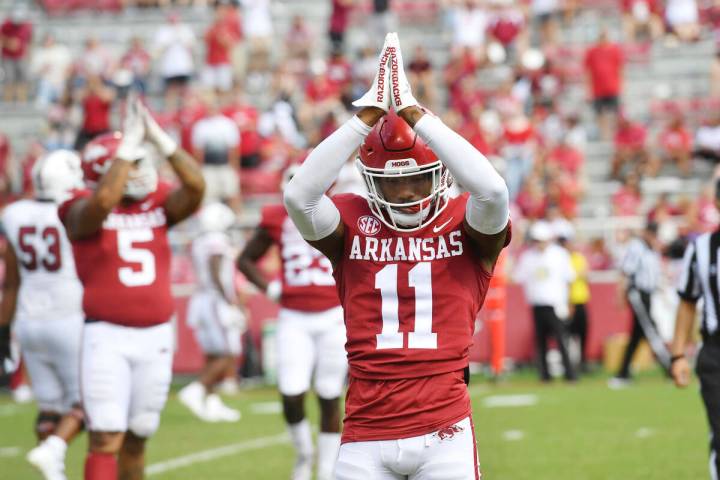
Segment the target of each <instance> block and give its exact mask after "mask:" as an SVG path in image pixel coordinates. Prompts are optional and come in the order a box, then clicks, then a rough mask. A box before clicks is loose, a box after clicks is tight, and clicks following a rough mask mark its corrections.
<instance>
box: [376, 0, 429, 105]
mask: <svg viewBox="0 0 720 480" xmlns="http://www.w3.org/2000/svg"><path fill="white" fill-rule="evenodd" d="M372 5H373V10H372V17H371V18H370V23H371V27H370V32H372V36H373V38H375V43H376V45H373V47H374V48H375V49H376V50H377V49H379V48H380V46H381V45H382V40H381V39H383V38H385V34H387V33H388V32H394V31H396V30H397V22H396V21H395V14H394V13H393V11H392V5H391V0H373V2H372ZM423 105H425V104H423Z"/></svg>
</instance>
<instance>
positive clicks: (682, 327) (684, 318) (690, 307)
mask: <svg viewBox="0 0 720 480" xmlns="http://www.w3.org/2000/svg"><path fill="white" fill-rule="evenodd" d="M695 308H696V306H695V304H694V303H691V302H687V301H685V300H681V301H680V305H678V310H677V315H676V317H675V334H674V335H673V340H672V344H671V346H670V354H671V355H682V354H683V353H685V347H686V346H687V344H688V340H689V339H690V334H691V331H692V327H693V325H694V324H695Z"/></svg>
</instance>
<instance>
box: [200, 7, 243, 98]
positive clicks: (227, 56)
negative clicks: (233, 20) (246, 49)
mask: <svg viewBox="0 0 720 480" xmlns="http://www.w3.org/2000/svg"><path fill="white" fill-rule="evenodd" d="M227 13H228V10H227V8H226V6H225V5H223V4H218V5H217V6H216V7H215V21H214V22H213V23H212V25H210V27H209V28H208V30H207V31H206V32H205V69H204V70H203V73H202V81H203V85H204V86H205V88H209V89H214V90H215V91H216V93H217V94H219V95H223V94H226V93H228V92H229V91H230V90H231V89H232V85H233V69H232V52H233V48H234V47H235V44H236V43H237V42H238V41H239V40H240V38H238V37H237V34H236V33H235V32H233V30H232V28H231V26H230V24H229V23H228V22H227V19H226V16H227Z"/></svg>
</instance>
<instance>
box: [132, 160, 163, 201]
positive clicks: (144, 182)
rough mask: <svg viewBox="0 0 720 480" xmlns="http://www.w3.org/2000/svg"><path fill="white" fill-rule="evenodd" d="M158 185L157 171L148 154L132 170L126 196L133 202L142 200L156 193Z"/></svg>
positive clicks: (136, 162) (137, 161)
mask: <svg viewBox="0 0 720 480" xmlns="http://www.w3.org/2000/svg"><path fill="white" fill-rule="evenodd" d="M157 184H158V173H157V170H156V169H155V166H154V165H153V163H152V160H151V159H150V157H149V156H148V155H147V153H146V154H145V155H143V156H142V157H141V158H140V159H139V160H136V161H135V165H133V168H132V170H130V174H129V175H128V179H127V182H126V183H125V196H126V197H128V198H131V199H133V200H141V199H143V198H145V197H147V196H148V195H150V194H151V193H152V192H154V191H155V190H156V189H157Z"/></svg>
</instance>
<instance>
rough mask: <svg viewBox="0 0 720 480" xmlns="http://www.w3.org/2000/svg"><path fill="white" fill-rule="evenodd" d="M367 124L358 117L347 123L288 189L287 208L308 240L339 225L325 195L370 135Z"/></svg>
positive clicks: (324, 143)
mask: <svg viewBox="0 0 720 480" xmlns="http://www.w3.org/2000/svg"><path fill="white" fill-rule="evenodd" d="M368 110H369V109H363V111H368ZM375 110H376V109H375ZM368 115H369V114H368ZM365 122H366V120H361V119H360V118H359V117H357V116H355V117H353V118H351V119H350V120H348V121H347V122H345V123H344V124H343V125H342V126H341V127H340V128H338V129H337V130H336V131H335V132H334V133H333V134H332V135H330V136H329V137H328V138H326V139H325V140H323V141H322V142H321V143H320V145H318V146H317V147H316V148H315V149H314V150H313V151H312V153H310V155H309V156H308V158H307V160H305V162H304V163H303V164H302V166H301V167H300V169H298V171H297V173H296V174H295V176H294V177H293V179H292V180H291V181H290V183H288V185H287V186H286V187H285V192H284V202H285V207H286V208H287V211H288V214H289V215H290V217H291V218H292V219H293V222H294V223H295V225H296V226H297V228H298V230H299V231H300V233H301V234H302V236H303V237H304V238H305V239H306V240H311V241H313V240H320V239H322V238H325V237H327V236H328V235H330V234H331V233H332V232H333V231H334V230H335V228H336V227H337V225H338V223H339V222H340V213H339V212H338V210H337V208H336V207H335V205H334V204H333V203H332V201H331V200H330V199H329V198H327V197H326V196H325V192H327V190H328V189H329V188H330V187H331V186H332V184H333V182H334V181H335V180H336V179H337V176H338V174H339V173H340V170H341V169H342V167H343V165H345V162H346V161H347V159H348V157H350V155H352V154H353V153H355V151H356V150H357V148H358V147H359V146H360V144H361V143H362V142H363V140H365V137H366V136H367V134H368V133H370V126H369V125H368V124H367V123H365Z"/></svg>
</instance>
